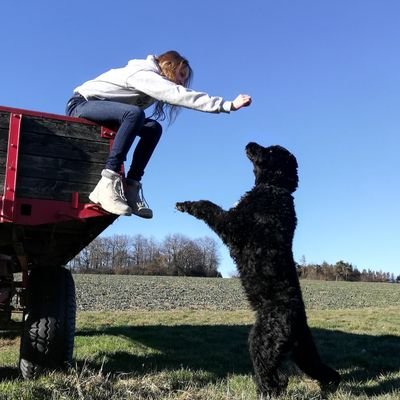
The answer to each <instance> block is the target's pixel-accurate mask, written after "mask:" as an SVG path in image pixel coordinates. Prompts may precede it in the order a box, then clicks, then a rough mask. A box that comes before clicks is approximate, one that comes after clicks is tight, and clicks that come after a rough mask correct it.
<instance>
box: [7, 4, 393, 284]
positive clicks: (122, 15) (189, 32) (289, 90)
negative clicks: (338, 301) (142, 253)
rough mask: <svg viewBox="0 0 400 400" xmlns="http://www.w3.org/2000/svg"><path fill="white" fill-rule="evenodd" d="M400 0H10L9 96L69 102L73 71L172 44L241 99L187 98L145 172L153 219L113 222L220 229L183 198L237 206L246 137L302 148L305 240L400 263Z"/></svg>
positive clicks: (148, 232) (388, 268) (333, 254)
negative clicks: (183, 205) (180, 206)
mask: <svg viewBox="0 0 400 400" xmlns="http://www.w3.org/2000/svg"><path fill="white" fill-rule="evenodd" d="M399 20H400V2H399V1H398V0H331V1H328V0H327V1H321V0H301V1H300V0H298V1H295V0H290V1H289V0H279V1H272V0H254V1H247V2H235V1H226V0H202V1H195V2H192V1H179V0H169V1H158V0H153V1H132V0H115V1H113V2H110V1H105V0H96V1H81V0H79V1H77V0H68V1H66V0H58V1H54V0H52V1H50V0H36V1H21V0H13V1H6V2H3V3H2V6H1V24H0V36H1V38H2V40H1V64H0V72H1V74H0V80H1V86H0V87H1V89H0V104H1V105H7V106H11V107H18V108H25V109H32V110H40V111H46V112H51V113H57V114H63V113H64V107H65V103H66V101H67V99H68V98H69V96H70V95H71V93H72V90H73V89H74V87H76V86H78V85H79V84H81V83H82V82H84V81H85V80H88V79H91V78H94V77H95V76H97V75H99V74H100V73H102V72H105V71H106V70H108V69H110V68H113V67H119V66H123V65H124V64H125V63H126V62H127V61H128V60H129V59H132V58H143V57H146V56H147V55H148V54H159V53H161V52H164V51H166V50H170V49H176V50H178V51H179V52H181V53H182V54H183V55H184V56H185V57H187V58H188V59H189V60H190V63H191V65H192V67H193V69H194V82H193V84H192V87H193V88H194V89H196V90H199V91H206V92H208V93H209V94H212V95H220V96H223V97H224V98H226V99H227V100H231V99H233V98H234V97H236V95H237V94H239V93H247V94H250V95H251V96H252V97H253V104H252V106H251V107H249V108H246V109H243V110H240V111H238V112H236V113H232V114H230V115H227V114H220V115H213V114H205V113H201V112H196V111H192V110H183V112H182V113H181V115H180V116H179V117H178V120H177V121H176V123H175V124H174V125H172V126H171V127H170V128H168V129H165V131H164V135H163V138H162V139H161V142H160V144H159V147H158V148H157V151H156V153H155V154H154V156H153V158H152V160H151V164H150V165H149V167H148V169H147V171H146V174H145V176H144V179H143V187H144V190H145V196H146V198H147V200H148V202H149V203H150V206H151V207H152V208H153V210H154V214H155V216H154V219H153V220H150V221H148V220H141V219H140V218H137V217H121V218H119V219H118V220H117V221H116V222H115V223H114V224H113V225H112V226H111V227H110V228H108V229H107V230H106V232H105V234H106V235H113V234H128V235H136V234H142V235H144V236H146V237H154V238H155V239H157V240H162V239H164V237H165V236H166V235H168V234H170V233H181V234H183V235H186V236H189V237H191V238H198V237H202V236H210V237H213V238H214V239H216V240H217V241H218V243H219V244H220V254H221V257H222V262H221V268H220V269H221V272H222V273H223V274H224V275H225V276H228V275H229V274H230V272H233V271H234V270H235V267H234V265H233V262H232V261H231V260H230V258H229V255H228V252H227V249H226V248H225V247H224V246H223V245H222V243H221V242H220V241H219V239H218V238H217V236H216V235H215V234H214V233H213V232H211V230H210V229H209V228H208V227H207V226H206V225H205V224H204V223H203V222H201V221H197V220H195V219H194V218H193V217H191V216H189V215H187V214H181V213H179V212H177V211H175V210H174V205H175V202H177V201H183V200H197V199H208V200H212V201H214V202H215V203H217V204H219V205H221V206H222V207H224V208H229V207H231V206H232V205H233V204H234V203H235V202H236V201H237V200H238V199H239V198H240V196H241V195H242V194H243V193H244V192H245V191H247V190H250V189H251V187H252V185H253V174H252V167H251V164H250V162H249V161H248V160H247V158H246V156H245V153H244V147H245V145H246V144H247V143H248V142H250V141H256V142H258V143H259V144H261V145H264V146H268V145H273V144H280V145H282V146H285V147H286V148H287V149H289V150H290V151H291V152H292V153H293V154H294V155H295V156H296V157H297V160H298V163H299V177H300V183H299V189H298V190H297V191H296V192H295V194H294V195H295V204H296V211H297V217H298V226H297V230H296V234H295V239H294V245H293V250H294V256H295V259H296V261H300V259H301V258H302V256H304V257H305V259H306V261H307V262H308V263H322V262H323V261H327V262H329V263H332V264H334V263H336V262H337V261H339V260H343V261H346V262H349V263H352V264H353V265H354V266H356V267H358V268H359V269H363V268H367V269H368V268H371V269H374V270H383V271H385V272H393V273H394V274H396V275H399V274H400V232H399V227H400V199H399V198H400V179H399V176H400V169H399V167H398V161H399V152H400V135H399V132H400V112H399V110H400V100H399V95H400V47H399V45H400V24H399Z"/></svg>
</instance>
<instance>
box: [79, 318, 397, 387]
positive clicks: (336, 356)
mask: <svg viewBox="0 0 400 400" xmlns="http://www.w3.org/2000/svg"><path fill="white" fill-rule="evenodd" d="M249 331H250V326H249V325H242V326H238V325H234V326H227V325H212V326H209V325H206V326H192V325H178V326H161V325H160V326H140V327H132V326H117V327H108V328H104V329H101V330H98V331H97V330H81V331H79V332H78V333H77V336H86V337H88V336H91V337H93V338H95V337H96V336H99V335H111V336H119V337H124V338H125V339H128V340H130V341H132V344H133V345H134V346H135V345H136V346H142V347H143V346H145V347H146V348H148V349H149V348H150V349H151V351H150V352H149V353H150V354H149V353H147V352H146V351H144V352H143V355H132V354H131V353H129V352H125V351H120V352H116V353H109V352H107V351H105V352H102V351H100V352H99V353H98V354H97V357H96V359H97V360H99V362H98V363H97V362H92V363H89V365H90V367H93V368H101V362H102V360H103V359H104V357H105V358H106V363H105V365H103V371H107V372H121V373H124V372H126V373H128V372H137V373H146V372H154V371H162V370H172V369H179V368H188V369H190V370H202V371H206V372H208V373H210V374H211V375H212V376H214V377H215V379H217V378H224V377H227V376H228V375H231V374H249V373H250V374H251V373H252V366H251V361H250V357H249V353H248V344H247V338H248V334H249ZM312 332H313V336H314V338H315V340H316V343H317V346H318V349H319V351H320V353H321V357H322V359H323V360H324V361H325V362H326V363H327V364H329V365H331V366H332V367H334V368H336V369H339V370H341V371H345V372H344V373H342V378H343V381H344V382H347V383H348V385H346V386H348V390H350V391H351V392H352V393H353V394H354V395H357V394H362V393H365V394H367V395H379V394H385V393H390V392H392V391H393V390H396V389H398V388H399V387H400V378H390V376H391V374H396V373H397V376H398V372H399V370H400V359H399V356H398V355H399V354H400V338H399V337H398V336H391V335H383V336H371V335H357V334H351V333H346V332H342V331H335V330H325V329H313V330H312ZM99 340H101V339H100V338H99ZM385 375H389V376H388V378H387V379H381V378H382V376H385ZM371 380H372V381H374V382H376V384H375V385H374V386H373V385H371V384H370V381H371Z"/></svg>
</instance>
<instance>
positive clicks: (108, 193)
mask: <svg viewBox="0 0 400 400" xmlns="http://www.w3.org/2000/svg"><path fill="white" fill-rule="evenodd" d="M89 199H90V201H92V202H93V203H96V204H98V205H100V206H101V208H103V209H104V210H106V211H108V212H109V213H111V214H116V215H131V214H132V209H131V208H130V207H129V205H128V203H127V201H126V198H125V196H124V189H123V186H122V180H121V176H120V175H119V174H118V173H117V172H114V171H112V170H110V169H103V171H101V179H100V180H99V183H98V184H97V185H96V187H95V188H94V190H93V192H92V193H90V195H89Z"/></svg>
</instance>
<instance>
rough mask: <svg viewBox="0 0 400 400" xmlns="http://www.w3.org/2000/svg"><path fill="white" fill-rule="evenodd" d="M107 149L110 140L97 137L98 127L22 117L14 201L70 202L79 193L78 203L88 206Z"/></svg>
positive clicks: (2, 133) (0, 130) (0, 151)
mask: <svg viewBox="0 0 400 400" xmlns="http://www.w3.org/2000/svg"><path fill="white" fill-rule="evenodd" d="M3 114H4V113H0V182H1V185H3V182H4V174H5V165H4V164H5V160H6V154H5V153H6V151H7V137H8V118H9V116H8V115H7V116H4V115H3ZM6 120H7V121H6ZM5 125H7V128H6V129H5V128H4V126H5ZM109 145H110V142H109V139H104V138H101V137H100V127H99V126H95V125H86V124H82V123H79V122H71V121H63V120H57V119H48V118H41V117H37V116H27V115H24V116H23V117H22V126H21V138H20V148H19V166H18V175H17V189H16V195H17V197H20V198H21V197H28V198H36V199H50V200H51V199H53V200H62V201H71V198H72V193H74V192H79V194H80V201H81V202H89V200H88V195H89V193H90V192H91V190H92V189H93V188H94V186H95V185H96V183H97V181H98V180H99V179H100V174H101V170H102V169H103V168H104V163H105V160H106V158H107V155H108V153H109ZM0 189H1V190H3V187H2V186H0Z"/></svg>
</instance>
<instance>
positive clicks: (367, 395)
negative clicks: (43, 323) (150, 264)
mask: <svg viewBox="0 0 400 400" xmlns="http://www.w3.org/2000/svg"><path fill="white" fill-rule="evenodd" d="M230 284H231V283H230ZM306 285H307V294H306V296H307V298H308V299H312V298H315V299H316V302H310V300H307V301H306V303H307V304H308V306H307V309H308V311H307V313H308V318H309V324H310V326H311V328H312V332H313V335H314V337H315V339H316V342H317V345H318V348H319V349H320V352H321V355H322V357H323V358H324V359H325V360H326V361H327V362H328V363H329V364H331V365H332V366H334V367H335V368H337V369H339V371H340V372H341V374H342V376H343V382H342V384H341V385H340V387H339V390H338V391H337V392H336V393H334V394H330V395H328V396H327V397H321V393H320V390H319V387H318V385H317V384H316V383H315V382H314V381H312V380H310V379H308V378H306V377H304V376H300V375H294V376H293V377H291V379H290V382H289V387H288V392H287V394H286V395H285V396H282V397H281V399H282V400H289V399H295V400H312V399H321V398H327V399H329V400H364V399H376V400H398V399H399V398H400V389H399V388H400V362H399V354H400V313H399V312H398V303H396V302H395V301H394V300H393V298H395V296H394V297H393V296H392V295H386V296H385V293H384V292H382V291H381V289H378V287H375V286H371V285H368V284H361V283H357V284H348V285H344V286H343V284H341V283H329V284H328V285H325V284H323V283H320V282H313V283H307V284H306ZM378 286H380V285H378ZM383 287H387V289H388V291H392V290H394V292H393V293H395V290H399V289H400V287H399V286H396V285H387V286H381V288H383ZM342 288H345V289H346V290H348V291H353V292H354V293H355V295H354V296H355V297H354V298H355V299H356V300H355V302H358V301H359V298H366V299H368V301H369V302H370V303H371V304H372V306H370V307H366V306H365V305H363V306H361V307H359V308H357V307H356V304H351V303H350V300H349V299H350V298H351V295H350V294H348V296H347V297H346V298H345V302H344V306H342V307H340V303H339V302H337V303H335V307H332V309H328V308H327V307H326V306H325V303H326V301H327V300H325V303H323V304H321V303H319V304H318V299H320V298H321V296H324V297H325V298H334V299H338V297H337V293H338V292H340V291H341V290H344V289H342ZM303 290H304V286H303ZM321 291H323V292H324V294H323V295H321ZM386 294H387V293H386ZM306 296H305V297H306ZM374 299H375V300H374ZM384 299H386V301H385V303H384V306H382V305H381V303H382V302H383V300H384ZM388 299H389V300H388ZM252 322H253V314H252V312H251V311H249V310H248V309H242V310H233V311H231V310H214V309H205V310H199V309H195V310H191V309H178V310H167V311H161V310H156V311H137V310H134V311H123V312H118V311H97V312H89V311H82V312H79V313H78V321H77V333H76V340H75V362H76V364H75V366H74V368H72V369H71V371H69V372H67V373H62V372H57V373H56V372H51V373H49V374H48V375H45V376H43V377H41V378H39V379H37V380H33V381H22V380H21V379H20V378H19V377H18V371H17V367H16V364H17V360H18V351H19V340H18V335H17V333H15V332H14V333H13V332H11V333H10V332H9V333H0V399H9V400H17V399H18V400H20V399H40V400H45V399H52V400H61V399H79V400H81V399H85V400H86V399H98V400H116V399H118V400H124V399H135V400H141V399H143V400H150V399H174V400H178V399H179V400H200V399H201V400H203V399H204V400H206V399H207V400H222V399H224V400H228V399H238V400H239V399H241V400H250V399H252V400H254V399H256V394H255V385H254V383H253V380H252V368H251V363H250V359H249V355H248V350H247V336H248V332H249V329H250V327H251V324H252Z"/></svg>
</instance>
